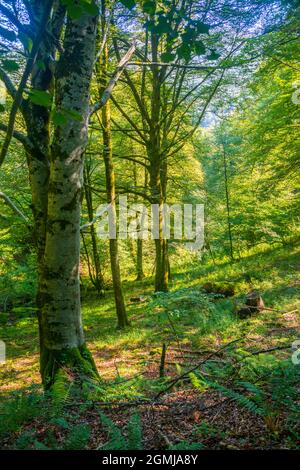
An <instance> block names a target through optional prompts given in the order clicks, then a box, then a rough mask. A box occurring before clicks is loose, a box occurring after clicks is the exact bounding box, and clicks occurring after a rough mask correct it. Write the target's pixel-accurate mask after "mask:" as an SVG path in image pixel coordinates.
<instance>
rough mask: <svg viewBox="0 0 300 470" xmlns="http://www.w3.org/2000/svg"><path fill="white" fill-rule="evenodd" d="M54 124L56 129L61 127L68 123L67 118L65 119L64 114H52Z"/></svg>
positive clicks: (56, 112) (55, 112)
mask: <svg viewBox="0 0 300 470" xmlns="http://www.w3.org/2000/svg"><path fill="white" fill-rule="evenodd" d="M52 122H53V124H54V126H55V127H59V126H62V125H63V124H65V123H66V122H67V118H66V117H65V115H64V114H63V113H60V112H58V111H54V112H53V114H52Z"/></svg>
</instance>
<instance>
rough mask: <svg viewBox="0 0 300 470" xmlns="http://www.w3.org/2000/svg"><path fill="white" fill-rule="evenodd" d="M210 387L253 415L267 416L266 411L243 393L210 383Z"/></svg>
mask: <svg viewBox="0 0 300 470" xmlns="http://www.w3.org/2000/svg"><path fill="white" fill-rule="evenodd" d="M209 385H210V386H211V387H212V388H214V389H215V390H218V391H219V392H221V393H222V395H225V397H227V398H231V399H232V400H234V401H236V402H237V403H238V404H239V405H241V406H242V407H243V408H246V409H247V410H248V411H250V412H251V413H253V414H257V415H259V416H264V415H265V410H264V409H263V408H261V407H260V406H258V405H257V404H256V403H254V402H253V401H252V400H251V399H250V398H248V397H246V396H245V395H242V394H241V393H238V392H236V391H235V390H231V389H229V388H226V387H224V386H223V385H220V384H217V383H215V382H209Z"/></svg>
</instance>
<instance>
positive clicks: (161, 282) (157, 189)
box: [147, 32, 169, 292]
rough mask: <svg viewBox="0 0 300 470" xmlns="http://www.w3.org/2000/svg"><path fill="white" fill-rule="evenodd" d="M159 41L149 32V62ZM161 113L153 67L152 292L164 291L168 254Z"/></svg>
mask: <svg viewBox="0 0 300 470" xmlns="http://www.w3.org/2000/svg"><path fill="white" fill-rule="evenodd" d="M158 42H159V38H158V36H157V34H156V33H155V32H151V48H152V61H153V62H154V63H157V62H158ZM160 110H161V77H160V72H159V68H158V66H156V65H153V66H152V97H151V127H150V133H149V143H148V146H147V152H148V158H149V163H150V190H151V199H152V201H151V202H152V204H155V205H157V206H159V208H160V210H159V217H158V227H157V232H158V233H157V235H158V238H157V239H156V240H155V292H167V291H168V284H169V269H168V255H167V252H168V251H167V240H165V239H164V238H163V218H162V211H161V208H162V205H163V204H164V202H165V201H164V191H163V188H162V179H161V176H162V175H161V170H162V154H161V150H162V149H161V136H160V125H159V122H160Z"/></svg>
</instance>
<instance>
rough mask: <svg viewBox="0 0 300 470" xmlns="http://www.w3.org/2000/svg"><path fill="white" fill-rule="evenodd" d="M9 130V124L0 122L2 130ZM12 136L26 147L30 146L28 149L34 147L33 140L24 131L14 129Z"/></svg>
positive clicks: (0, 129)
mask: <svg viewBox="0 0 300 470" xmlns="http://www.w3.org/2000/svg"><path fill="white" fill-rule="evenodd" d="M7 130H8V126H7V125H6V124H3V123H2V122H0V131H3V132H7ZM12 137H14V138H15V139H16V140H18V141H19V142H21V143H22V144H23V145H24V147H25V148H28V149H30V148H32V143H31V141H30V140H29V138H28V137H27V136H26V135H25V134H23V133H22V132H19V131H16V130H14V131H13V135H12Z"/></svg>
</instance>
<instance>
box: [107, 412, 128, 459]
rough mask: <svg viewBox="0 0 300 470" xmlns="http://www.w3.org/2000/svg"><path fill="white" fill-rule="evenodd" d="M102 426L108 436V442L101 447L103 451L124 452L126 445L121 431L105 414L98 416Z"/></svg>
mask: <svg viewBox="0 0 300 470" xmlns="http://www.w3.org/2000/svg"><path fill="white" fill-rule="evenodd" d="M100 418H101V422H102V426H103V427H104V429H105V431H106V432H107V434H108V439H109V441H108V442H107V443H106V444H105V445H104V446H102V447H101V449H103V450H126V448H127V443H126V439H125V437H124V436H123V434H122V432H121V430H120V429H119V428H118V426H116V425H115V423H114V422H113V421H112V420H111V419H110V418H108V416H106V415H105V414H103V413H101V414H100Z"/></svg>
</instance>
